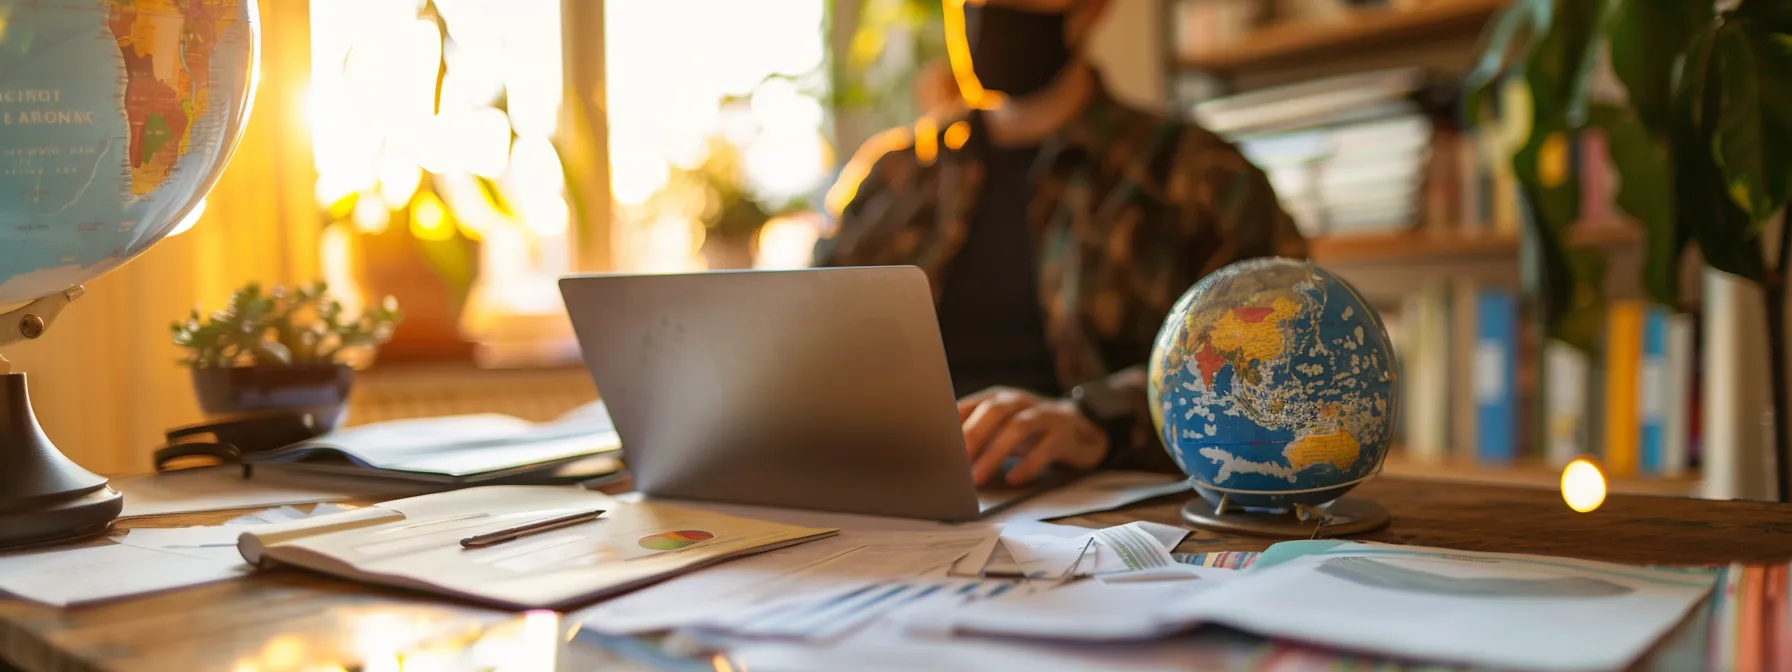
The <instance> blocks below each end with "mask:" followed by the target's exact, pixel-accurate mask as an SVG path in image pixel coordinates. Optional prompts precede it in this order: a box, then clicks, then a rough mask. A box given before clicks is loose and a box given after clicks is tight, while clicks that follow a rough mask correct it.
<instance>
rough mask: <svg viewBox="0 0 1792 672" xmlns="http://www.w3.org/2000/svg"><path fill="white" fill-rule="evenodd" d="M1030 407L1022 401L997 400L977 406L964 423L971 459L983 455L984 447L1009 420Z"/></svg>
mask: <svg viewBox="0 0 1792 672" xmlns="http://www.w3.org/2000/svg"><path fill="white" fill-rule="evenodd" d="M1029 405H1030V404H1028V403H1027V402H1026V401H1024V400H1021V399H1012V398H997V399H993V400H990V401H986V402H983V403H982V404H981V405H979V406H977V409H976V410H974V411H971V415H970V417H968V418H965V421H964V449H965V450H966V451H968V452H969V453H970V455H971V457H976V456H977V455H978V454H979V453H982V452H983V447H984V445H985V444H987V443H988V442H989V439H990V437H991V436H994V435H995V433H996V430H999V429H1001V428H1002V425H1003V424H1006V423H1007V422H1008V419H1009V418H1011V417H1014V414H1016V413H1019V412H1021V411H1023V410H1025V409H1026V408H1027V407H1028V406H1029Z"/></svg>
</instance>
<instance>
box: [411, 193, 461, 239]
mask: <svg viewBox="0 0 1792 672" xmlns="http://www.w3.org/2000/svg"><path fill="white" fill-rule="evenodd" d="M411 235H413V236H416V237H417V238H418V239H421V240H438V241H439V240H448V239H449V238H453V237H454V225H453V224H451V223H449V221H448V208H446V207H444V206H443V205H442V199H440V198H436V195H435V194H423V195H422V196H418V197H417V202H416V203H413V204H411Z"/></svg>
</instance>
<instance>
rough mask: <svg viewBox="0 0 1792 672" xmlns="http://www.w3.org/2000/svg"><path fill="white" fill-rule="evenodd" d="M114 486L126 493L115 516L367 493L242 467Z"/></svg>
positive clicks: (167, 475)
mask: <svg viewBox="0 0 1792 672" xmlns="http://www.w3.org/2000/svg"><path fill="white" fill-rule="evenodd" d="M112 487H114V488H117V489H118V491H119V492H122V493H124V513H122V514H120V515H119V518H144V517H148V516H162V515H168V514H172V513H193V512H198V511H223V510H226V509H246V508H250V507H256V506H275V505H279V504H308V503H311V502H328V501H338V500H344V499H349V498H351V497H354V496H356V495H361V494H366V493H365V488H354V487H351V486H346V485H345V486H344V487H341V488H330V487H319V486H310V485H296V484H291V483H285V482H282V481H281V480H280V479H277V478H269V477H267V476H264V475H260V474H258V475H256V477H255V478H253V479H249V480H244V479H243V477H242V471H241V470H240V469H238V468H236V467H206V468H201V469H183V470H180V471H172V472H167V473H161V474H150V475H147V476H137V477H134V478H127V479H123V480H117V481H113V482H112Z"/></svg>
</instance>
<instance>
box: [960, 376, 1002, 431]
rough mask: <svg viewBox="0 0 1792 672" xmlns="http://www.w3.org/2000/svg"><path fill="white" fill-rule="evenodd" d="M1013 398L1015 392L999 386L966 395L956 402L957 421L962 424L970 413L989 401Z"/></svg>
mask: <svg viewBox="0 0 1792 672" xmlns="http://www.w3.org/2000/svg"><path fill="white" fill-rule="evenodd" d="M1013 396H1015V390H1014V389H1013V388H1007V387H1002V386H999V385H998V386H996V387H989V388H984V389H983V390H980V391H977V392H972V393H970V394H967V395H965V396H964V398H963V399H959V400H958V421H959V422H964V421H965V420H969V419H970V417H971V412H972V411H975V410H977V407H978V406H980V405H982V404H983V402H986V401H989V400H991V399H998V398H1005V397H1013Z"/></svg>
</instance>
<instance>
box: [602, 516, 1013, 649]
mask: <svg viewBox="0 0 1792 672" xmlns="http://www.w3.org/2000/svg"><path fill="white" fill-rule="evenodd" d="M810 522H815V521H813V520H812V521H810ZM995 535H996V533H995V530H994V529H993V528H989V527H984V526H979V527H974V528H969V529H958V530H931V531H921V532H885V531H876V532H859V531H854V530H852V529H843V530H841V532H840V533H839V534H837V535H835V536H833V537H830V538H827V539H820V540H817V541H812V542H809V543H806V544H801V545H797V546H792V547H789V548H782V549H778V550H774V551H768V552H766V553H763V554H759V555H756V556H750V557H746V558H741V559H739V560H735V561H733V562H728V563H725V564H721V565H717V566H714V567H709V568H706V569H703V570H700V571H697V572H694V573H691V574H689V575H686V576H680V577H676V578H673V579H671V580H668V581H664V582H661V583H658V584H655V585H652V586H648V587H646V588H642V589H640V590H637V591H634V592H631V593H629V594H627V595H623V596H620V597H617V598H615V599H611V600H608V601H605V602H601V603H598V604H596V605H594V606H591V607H588V608H585V609H582V610H579V611H576V612H573V613H571V614H569V615H568V616H567V618H568V620H569V621H571V622H579V623H583V624H584V625H585V627H587V628H590V629H592V630H594V631H597V632H601V633H604V634H609V635H637V634H644V633H649V632H659V631H664V630H670V629H673V628H677V627H682V626H689V625H696V624H709V625H710V626H711V627H714V628H718V629H729V628H732V627H736V625H738V624H739V623H740V622H739V621H736V620H734V619H735V618H737V617H738V616H740V615H741V614H745V613H749V612H751V611H752V610H754V609H757V608H761V607H764V606H765V605H770V604H775V603H789V604H796V603H800V602H802V601H803V600H806V599H809V598H812V597H815V596H820V595H841V594H845V593H849V592H851V591H853V590H857V589H860V588H865V587H867V586H874V585H879V584H890V583H896V582H905V581H906V582H912V583H915V584H917V585H919V584H922V583H926V584H928V585H932V584H933V583H945V582H948V581H949V580H950V579H949V577H947V576H946V572H945V571H944V570H945V569H946V567H947V566H948V565H951V564H953V563H954V562H955V561H956V560H958V559H959V558H961V557H964V556H965V555H966V554H969V553H973V552H974V551H975V550H976V549H979V548H982V549H987V548H990V547H992V546H993V545H994V540H995ZM985 554H986V555H987V552H986V553H985ZM814 632H815V633H819V632H820V630H816V631H814Z"/></svg>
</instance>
